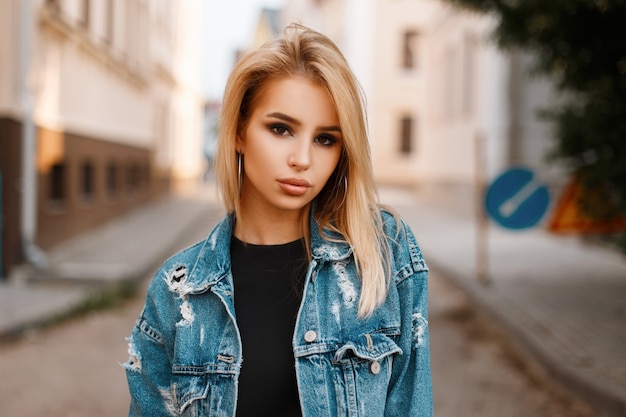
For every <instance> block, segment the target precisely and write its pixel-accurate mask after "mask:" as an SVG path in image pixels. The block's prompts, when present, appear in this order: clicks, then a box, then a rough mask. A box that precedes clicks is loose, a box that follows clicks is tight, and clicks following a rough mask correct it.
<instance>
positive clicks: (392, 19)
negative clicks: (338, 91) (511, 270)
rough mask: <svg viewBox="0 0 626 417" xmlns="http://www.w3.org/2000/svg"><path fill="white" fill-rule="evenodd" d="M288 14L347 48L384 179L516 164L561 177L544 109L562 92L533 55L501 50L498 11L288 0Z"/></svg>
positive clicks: (432, 0) (428, 178)
mask: <svg viewBox="0 0 626 417" xmlns="http://www.w3.org/2000/svg"><path fill="white" fill-rule="evenodd" d="M282 22H283V26H284V25H286V24H288V23H290V22H300V23H303V24H306V25H308V26H311V27H313V28H315V29H317V30H320V31H322V32H323V33H325V34H327V35H329V36H330V37H331V38H332V39H333V40H334V41H335V42H336V43H337V44H338V45H339V47H340V48H341V49H342V51H343V52H344V54H345V55H346V57H347V59H348V61H349V62H350V64H351V66H352V68H353V70H354V72H355V73H356V75H357V77H358V78H359V80H360V82H361V84H362V86H363V89H364V91H365V93H366V96H367V99H368V117H369V123H370V133H371V140H372V153H373V162H374V171H375V175H376V178H377V180H378V181H380V182H386V183H394V184H453V185H471V184H473V183H474V182H475V181H476V179H477V178H480V177H483V178H491V177H493V176H494V175H496V174H497V173H498V172H500V171H501V170H502V169H504V168H506V167H508V166H511V165H525V166H529V167H531V168H534V169H536V170H538V171H539V173H540V175H541V176H543V177H545V178H547V179H554V178H556V177H558V173H555V172H554V170H553V169H552V168H550V167H549V166H548V165H547V164H546V162H545V158H544V157H545V154H546V152H547V150H548V149H549V147H550V146H551V143H552V142H551V132H550V131H549V125H548V124H547V123H545V122H542V121H540V120H539V119H538V117H537V115H536V112H537V110H538V109H539V108H540V107H541V106H544V105H546V104H547V103H549V102H550V100H553V99H554V93H553V91H552V89H551V88H550V84H549V83H548V82H547V81H546V80H539V79H535V78H533V77H531V75H530V66H531V58H530V57H529V56H527V55H522V54H504V53H502V52H501V51H499V50H498V49H497V47H496V46H495V45H494V44H493V42H492V41H491V40H490V39H489V36H490V33H491V30H492V29H493V27H494V24H495V22H494V21H493V20H492V19H490V18H489V17H487V16H481V15H476V14H469V13H467V12H462V11H460V10H458V9H455V8H453V7H452V6H450V5H449V3H446V2H444V1H441V0H393V1H392V0H287V2H286V5H285V7H284V9H283V12H282Z"/></svg>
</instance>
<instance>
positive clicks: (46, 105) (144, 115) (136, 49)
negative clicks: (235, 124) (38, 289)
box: [0, 0, 203, 275]
mask: <svg viewBox="0 0 626 417" xmlns="http://www.w3.org/2000/svg"><path fill="white" fill-rule="evenodd" d="M199 9H200V3H199V2H198V1H185V2H178V1H175V0H150V1H147V0H97V1H96V0H21V1H20V0H7V1H3V2H1V3H0V21H1V22H0V33H1V36H0V60H1V61H2V62H3V65H2V66H0V132H1V134H0V171H1V174H2V273H3V275H6V274H8V272H9V270H10V268H11V267H12V266H13V265H15V264H17V263H19V262H21V261H23V260H24V258H25V257H26V258H27V259H26V260H30V259H28V258H29V249H34V250H35V252H37V251H39V252H41V251H45V250H46V249H48V248H50V247H52V246H53V245H55V244H57V243H59V242H61V241H63V240H65V239H67V238H69V237H72V236H75V235H77V234H79V233H82V232H84V231H86V230H88V229H90V228H92V227H94V226H97V225H99V224H102V223H104V222H106V221H108V220H110V219H112V218H114V217H115V216H118V215H120V214H122V213H124V212H127V211H128V210H130V209H132V208H134V207H137V206H138V205H141V204H143V203H145V202H147V201H149V200H150V199H152V198H154V197H156V196H159V195H162V194H163V193H166V192H168V191H169V190H171V189H173V188H176V187H177V186H178V184H182V183H185V182H188V181H192V180H194V179H195V178H197V177H198V175H200V173H201V171H202V168H203V160H202V118H203V97H202V90H201V83H200V76H201V73H200V71H201V64H200V62H201V59H200V57H201V49H200V46H201V32H200V29H201V26H202V18H203V17H202V16H203V14H202V13H199Z"/></svg>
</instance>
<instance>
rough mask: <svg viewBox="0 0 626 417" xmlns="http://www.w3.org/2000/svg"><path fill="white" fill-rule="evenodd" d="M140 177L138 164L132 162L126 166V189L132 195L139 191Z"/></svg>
mask: <svg viewBox="0 0 626 417" xmlns="http://www.w3.org/2000/svg"><path fill="white" fill-rule="evenodd" d="M140 175H141V172H140V170H139V165H138V164H137V163H136V162H130V163H129V164H128V165H127V166H126V188H127V189H128V191H129V192H130V193H134V192H135V191H137V190H138V188H139V180H140V178H139V176H140Z"/></svg>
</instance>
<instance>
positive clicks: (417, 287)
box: [385, 219, 433, 417]
mask: <svg viewBox="0 0 626 417" xmlns="http://www.w3.org/2000/svg"><path fill="white" fill-rule="evenodd" d="M392 221H393V223H395V224H396V226H397V229H396V228H394V229H396V230H394V231H393V232H394V234H393V235H391V239H390V249H391V255H392V262H394V263H395V265H392V269H393V270H394V271H395V276H394V277H393V282H392V284H391V285H392V286H393V285H394V283H395V288H396V289H397V291H398V301H399V307H400V316H401V334H400V337H399V339H398V345H399V346H400V348H401V349H402V354H401V355H397V356H396V357H395V358H394V362H393V368H392V374H391V381H390V385H389V390H388V394H387V395H388V396H387V406H386V408H385V416H399V415H403V416H414V417H418V416H419V417H422V416H428V417H431V416H432V415H433V398H432V382H431V372H430V347H429V331H428V267H427V266H426V263H425V262H424V259H423V257H422V253H421V251H420V248H419V246H418V244H417V242H416V240H415V236H414V235H413V232H412V231H411V230H410V229H409V227H408V226H407V225H406V224H405V223H404V221H403V220H401V219H393V220H392ZM387 224H389V222H387ZM388 236H389V235H388Z"/></svg>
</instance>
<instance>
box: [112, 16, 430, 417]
mask: <svg viewBox="0 0 626 417" xmlns="http://www.w3.org/2000/svg"><path fill="white" fill-rule="evenodd" d="M216 164H217V165H216V172H217V178H218V182H219V186H220V190H221V193H222V196H223V199H224V202H225V205H226V209H227V211H228V212H229V214H228V215H227V216H226V218H225V219H223V220H222V221H221V222H220V223H219V224H217V226H215V228H214V229H213V231H212V232H211V233H210V234H209V236H208V238H207V239H206V240H205V241H203V242H200V243H198V244H197V245H195V246H193V247H191V248H188V249H186V250H184V251H182V252H180V253H178V254H176V255H175V256H174V257H172V258H171V259H169V260H168V261H167V262H166V263H165V264H164V265H163V267H162V268H161V270H160V271H159V272H158V273H157V274H156V276H155V278H154V279H153V281H152V283H151V286H150V289H149V291H148V297H147V301H146V305H145V308H144V310H143V312H142V314H141V316H140V317H139V319H138V320H137V323H136V326H135V328H134V329H133V332H132V334H131V336H130V338H129V353H130V356H131V357H130V360H129V362H127V363H126V364H125V368H126V372H127V377H128V383H129V387H130V392H131V407H130V415H136V416H140V415H141V416H160V415H167V416H172V415H174V416H179V415H183V416H235V415H237V416H273V417H274V416H300V415H303V416H308V417H317V416H367V417H376V416H402V417H404V416H431V415H432V389H431V380H430V354H429V344H428V322H427V276H428V270H427V267H426V265H425V263H424V260H423V258H422V254H421V252H420V249H419V247H418V245H417V243H416V241H415V238H414V236H413V234H412V232H411V231H410V230H409V228H408V227H407V226H406V224H405V223H404V222H403V221H402V220H401V219H399V218H398V217H397V216H395V215H393V214H390V211H388V210H386V209H381V208H380V207H379V206H378V204H377V202H376V201H377V200H376V189H375V184H374V180H373V177H372V167H371V161H370V151H369V145H368V138H367V132H366V119H365V113H364V105H363V100H362V95H361V93H360V89H359V87H358V84H357V81H356V79H355V77H354V75H353V74H352V72H351V71H350V69H349V67H348V64H347V62H346V61H345V59H344V57H343V56H342V54H341V52H340V51H339V50H338V49H337V47H336V46H335V45H334V44H333V43H332V42H331V41H330V40H329V39H328V38H327V37H325V36H323V35H321V34H320V33H317V32H315V31H312V30H310V29H307V28H305V27H303V26H299V25H292V26H290V27H288V28H287V29H285V32H284V36H283V37H282V38H280V39H278V40H275V41H272V42H270V43H268V44H266V45H264V46H263V47H261V48H260V49H258V50H255V51H253V52H251V53H249V54H248V55H247V56H245V57H244V58H242V59H241V60H240V61H239V62H238V63H237V65H236V66H235V68H234V69H233V72H232V74H231V76H230V78H229V81H228V83H227V86H226V91H225V94H224V100H223V107H222V115H221V122H220V137H219V144H218V153H217V157H216Z"/></svg>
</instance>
